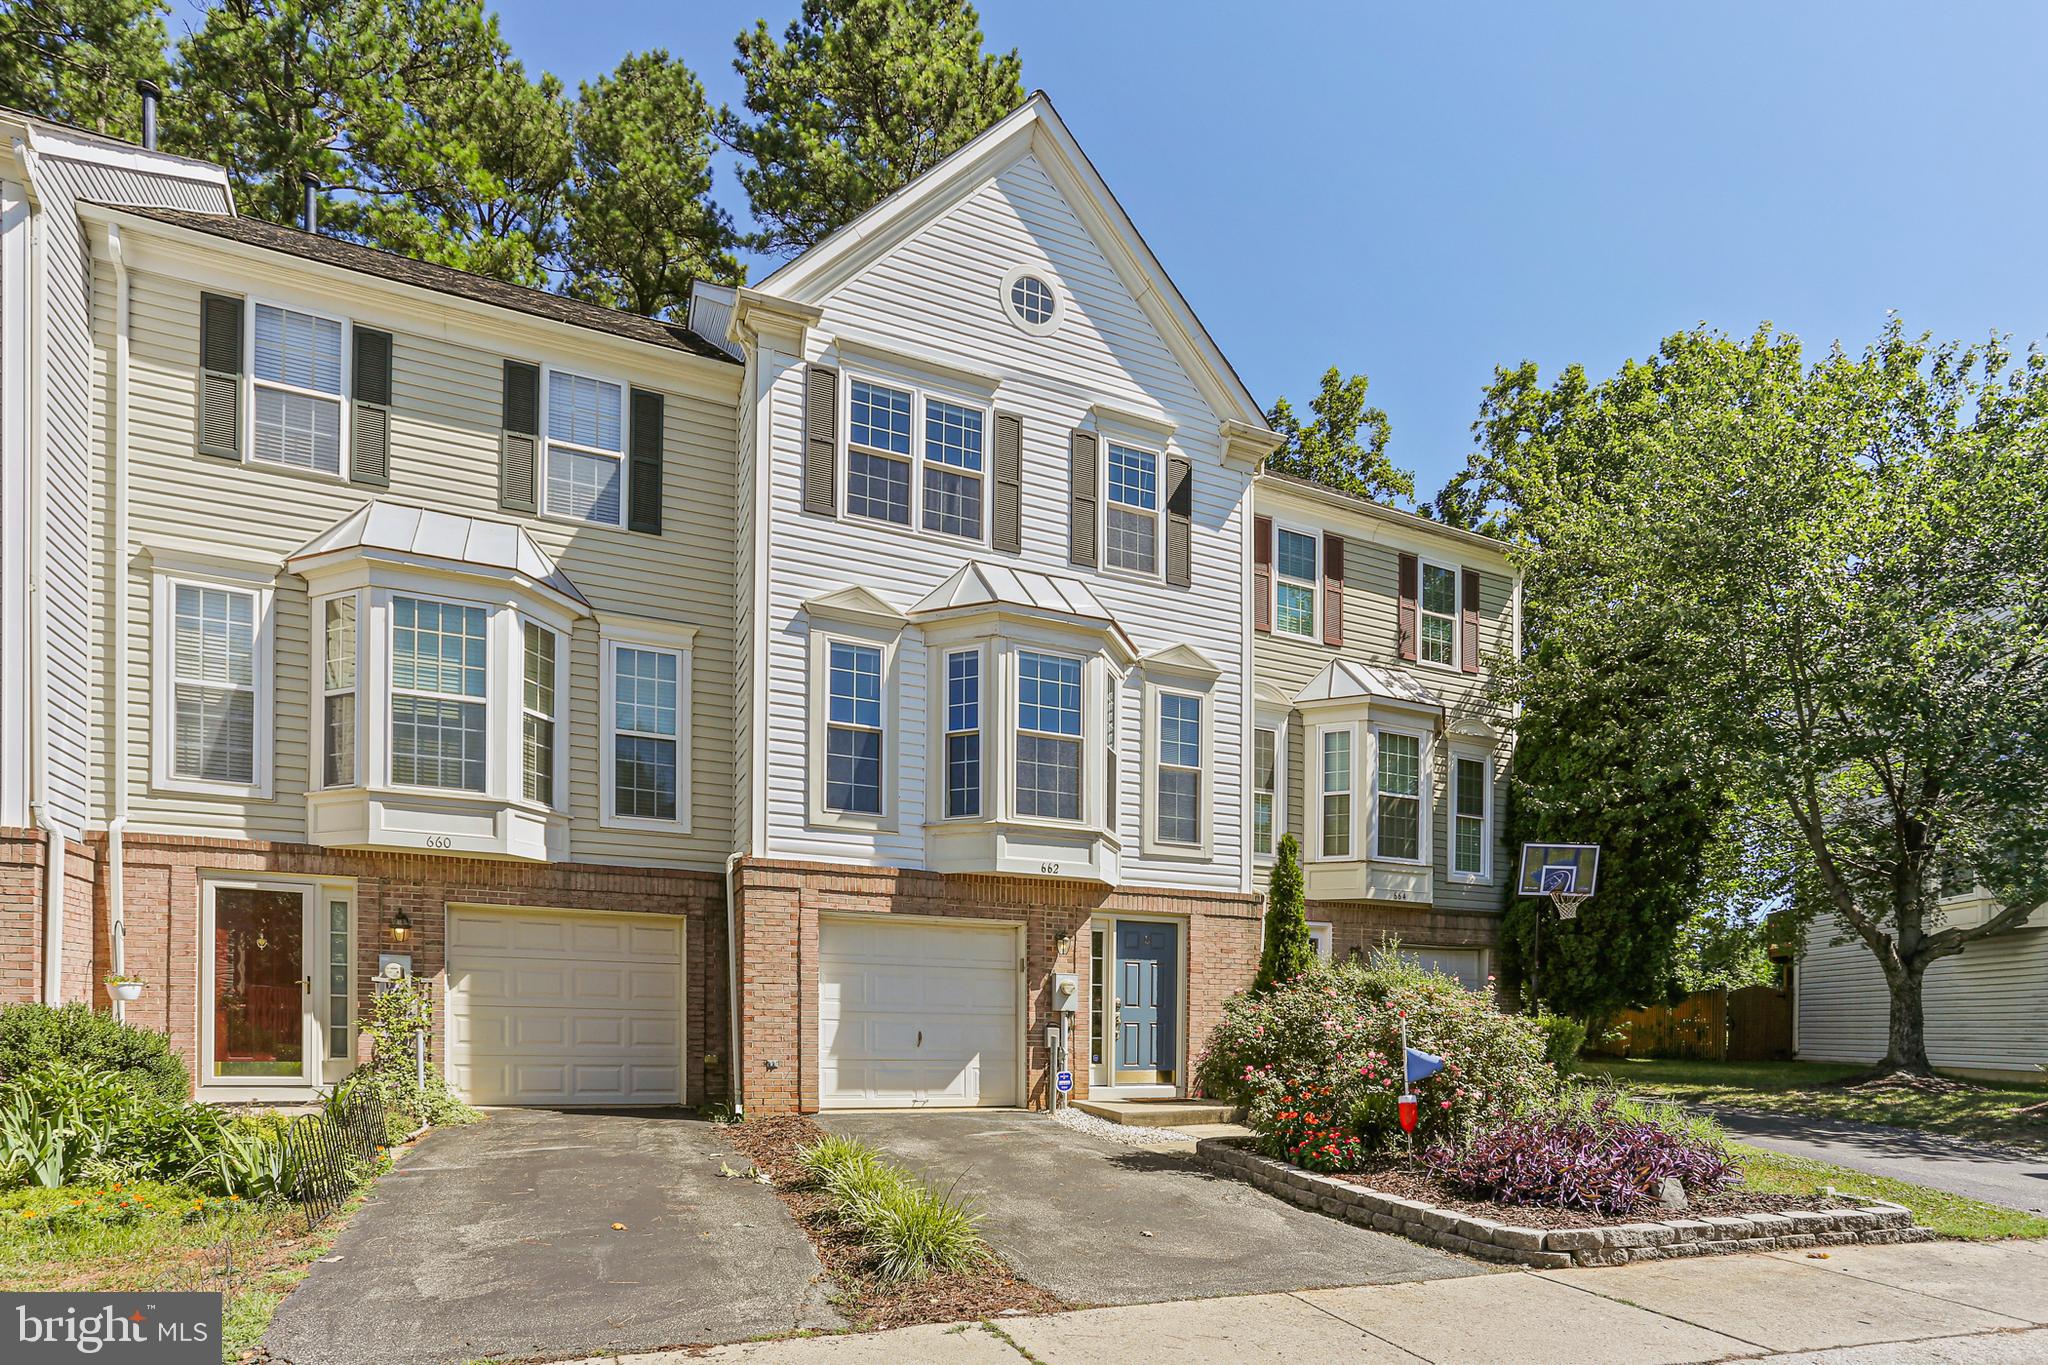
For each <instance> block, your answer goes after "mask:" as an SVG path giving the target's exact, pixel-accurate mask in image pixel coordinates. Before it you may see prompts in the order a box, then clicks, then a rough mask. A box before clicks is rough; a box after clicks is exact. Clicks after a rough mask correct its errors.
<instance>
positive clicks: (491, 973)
mask: <svg viewBox="0 0 2048 1365" xmlns="http://www.w3.org/2000/svg"><path fill="white" fill-rule="evenodd" d="M682 964H683V923H682V921H681V920H680V919H677V918H671V917H669V916H665V915H618V914H605V913H594V914H573V913H569V912H564V911H545V910H495V909H488V910H487V909H451V910H450V911H449V912H448V1080H449V1083H450V1084H451V1085H452V1086H453V1087H454V1088H455V1092H456V1093H457V1094H459V1095H461V1096H462V1097H463V1098H464V1099H466V1100H468V1101H469V1102H470V1103H471V1104H681V1103H682V1100H683V965H682Z"/></svg>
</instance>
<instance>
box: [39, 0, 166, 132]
mask: <svg viewBox="0 0 2048 1365" xmlns="http://www.w3.org/2000/svg"><path fill="white" fill-rule="evenodd" d="M169 8H170V6H169V5H167V4H165V3H164V0H8V3H6V4H4V5H0V104H4V105H7V106H8V107H10V108H14V109H23V110H26V111H28V112H29V113H31V114H41V115H42V116H43V117H45V118H51V119H57V120H59V121H61V122H64V123H73V124H76V125H78V126H79V127H81V128H90V129H91V130H92V131H94V132H96V133H105V134H106V135H107V136H109V137H121V138H130V139H134V138H138V137H140V135H141V131H142V101H141V100H140V99H139V98H138V97H137V95H136V93H135V83H136V82H137V81H140V80H151V81H155V82H156V83H157V84H158V85H164V84H167V83H168V82H169V80H170V62H169V60H168V59H166V57H165V56H164V46H165V44H167V43H168V42H169V41H170V33H169V31H168V30H167V29H166V28H165V26H164V13H165V11H167V10H168V9H169Z"/></svg>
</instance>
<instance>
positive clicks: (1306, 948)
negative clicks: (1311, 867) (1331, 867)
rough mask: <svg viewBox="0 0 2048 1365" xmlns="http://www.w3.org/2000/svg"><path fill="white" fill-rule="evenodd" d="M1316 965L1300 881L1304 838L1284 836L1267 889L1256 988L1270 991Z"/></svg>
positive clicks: (1306, 904) (1290, 835)
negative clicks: (1262, 945) (1264, 923)
mask: <svg viewBox="0 0 2048 1365" xmlns="http://www.w3.org/2000/svg"><path fill="white" fill-rule="evenodd" d="M1315 966H1316V949H1315V944H1314V943H1312V942H1310V941H1309V936H1308V900H1307V898H1306V896H1305V895H1304V894H1303V890H1302V880H1301V841H1300V840H1298V839H1296V838H1295V837H1294V836H1293V835H1292V834H1286V835H1282V836H1281V838H1280V848H1279V851H1278V852H1277V853H1276V855H1275V856H1274V858H1273V874H1272V877H1271V879H1270V880H1269V881H1268V882H1267V888H1266V944H1265V948H1264V950H1263V951H1262V952H1261V953H1260V954H1259V974H1258V976H1257V978H1256V979H1254V980H1253V982H1252V989H1253V990H1255V991H1269V990H1272V989H1273V987H1275V986H1277V985H1279V984H1280V983H1282V982H1285V981H1292V980H1294V978H1295V977H1297V976H1300V975H1301V974H1302V973H1303V972H1307V971H1313V970H1314V969H1315Z"/></svg>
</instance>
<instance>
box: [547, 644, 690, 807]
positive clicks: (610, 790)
mask: <svg viewBox="0 0 2048 1365" xmlns="http://www.w3.org/2000/svg"><path fill="white" fill-rule="evenodd" d="M599 649H600V650H601V651H602V655H603V659H604V666H603V668H602V670H601V671H602V674H603V678H602V681H601V683H600V687H601V689H602V690H601V691H600V693H599V697H600V700H601V703H602V705H603V708H604V722H603V729H604V747H603V749H601V750H600V751H599V753H598V759H597V763H598V785H599V788H600V792H599V801H600V804H599V806H598V824H599V825H601V826H602V827H603V828H605V829H643V830H659V831H665V832H667V833H671V834H688V833H689V832H690V792H691V782H690V771H691V769H692V768H693V767H694V766H695V764H694V763H693V762H692V758H691V748H690V728H691V727H690V710H691V704H692V702H691V698H692V692H693V686H692V684H693V682H694V679H693V677H692V674H693V672H694V669H693V655H694V653H695V651H694V650H693V649H692V648H691V647H690V646H689V644H688V643H684V644H680V645H678V644H674V643H668V642H662V641H659V640H654V639H649V638H647V637H646V636H645V635H642V634H635V633H629V632H625V631H620V630H616V629H613V628H611V627H606V628H605V630H604V631H603V632H602V635H601V638H600V641H599ZM621 649H637V650H644V651H646V652H647V653H650V654H672V655H674V656H675V659H676V733H675V735H674V736H673V738H674V739H675V742H676V818H675V819H673V820H655V819H650V818H648V817H646V816H638V815H620V814H618V813H617V795H618V792H617V787H618V765H617V760H616V754H617V750H618V737H619V734H620V731H619V728H618V718H619V713H618V706H617V697H616V688H617V684H618V653H619V651H620V650H621ZM557 657H558V658H559V655H558V656H557ZM557 695H559V694H557ZM627 733H632V734H637V733H639V732H638V731H629V732H627ZM559 736H560V727H559V726H558V727H557V738H558V739H559ZM653 737H654V738H661V739H666V738H670V736H666V735H661V736H653ZM560 776H561V770H560V768H559V766H558V767H557V769H556V777H557V780H559V779H560Z"/></svg>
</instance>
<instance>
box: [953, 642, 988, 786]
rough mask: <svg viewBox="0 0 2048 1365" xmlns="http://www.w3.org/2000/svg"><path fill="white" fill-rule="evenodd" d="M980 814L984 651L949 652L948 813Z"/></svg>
mask: <svg viewBox="0 0 2048 1365" xmlns="http://www.w3.org/2000/svg"><path fill="white" fill-rule="evenodd" d="M980 814H981V651H980V650H978V649H967V650H960V651H958V652H956V653H952V654H948V655H947V656H946V815H947V818H949V819H966V818H971V817H973V816H977V815H980Z"/></svg>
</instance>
